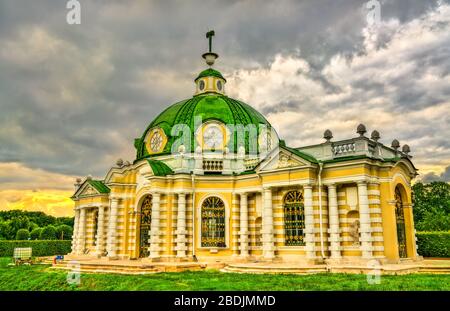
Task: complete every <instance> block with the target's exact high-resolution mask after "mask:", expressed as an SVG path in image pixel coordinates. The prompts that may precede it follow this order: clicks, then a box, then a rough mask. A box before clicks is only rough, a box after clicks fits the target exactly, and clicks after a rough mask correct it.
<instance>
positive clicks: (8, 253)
mask: <svg viewBox="0 0 450 311" xmlns="http://www.w3.org/2000/svg"><path fill="white" fill-rule="evenodd" d="M71 244H72V242H71V241H69V240H64V241H61V240H53V241H50V240H46V241H6V240H3V241H0V257H12V256H13V254H14V248H18V247H31V248H33V256H53V255H65V254H68V253H70V250H71Z"/></svg>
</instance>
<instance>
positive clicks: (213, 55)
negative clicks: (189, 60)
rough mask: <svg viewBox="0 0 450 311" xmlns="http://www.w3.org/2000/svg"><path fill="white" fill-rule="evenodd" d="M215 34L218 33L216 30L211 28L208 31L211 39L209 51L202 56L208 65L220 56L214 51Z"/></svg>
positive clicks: (207, 34)
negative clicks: (213, 38) (213, 39)
mask: <svg viewBox="0 0 450 311" xmlns="http://www.w3.org/2000/svg"><path fill="white" fill-rule="evenodd" d="M215 35H216V33H215V32H214V30H210V31H208V32H207V33H206V38H207V39H209V52H207V53H205V54H203V55H202V57H203V58H204V59H205V61H206V64H207V65H208V66H212V65H214V61H215V60H216V58H218V57H219V55H218V54H216V53H214V52H213V51H212V37H213V36H215Z"/></svg>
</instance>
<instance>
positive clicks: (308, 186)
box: [303, 184, 313, 189]
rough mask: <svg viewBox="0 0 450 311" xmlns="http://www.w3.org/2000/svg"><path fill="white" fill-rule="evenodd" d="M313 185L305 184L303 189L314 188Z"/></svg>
mask: <svg viewBox="0 0 450 311" xmlns="http://www.w3.org/2000/svg"><path fill="white" fill-rule="evenodd" d="M312 187H313V186H312V185H311V184H307V185H303V189H312Z"/></svg>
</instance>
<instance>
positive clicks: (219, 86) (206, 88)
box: [195, 30, 227, 95]
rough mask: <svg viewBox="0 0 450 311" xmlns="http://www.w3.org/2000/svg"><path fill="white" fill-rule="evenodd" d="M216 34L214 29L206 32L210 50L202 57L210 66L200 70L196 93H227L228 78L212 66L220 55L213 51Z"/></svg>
mask: <svg viewBox="0 0 450 311" xmlns="http://www.w3.org/2000/svg"><path fill="white" fill-rule="evenodd" d="M214 35H215V33H214V30H211V31H208V32H207V33H206V38H207V39H208V40H209V52H206V53H204V54H203V55H202V57H203V58H204V59H205V62H206V64H207V65H208V66H209V68H208V69H206V70H203V71H202V72H200V74H199V75H198V76H197V78H196V79H195V85H196V91H195V95H198V94H204V93H219V94H225V83H226V82H227V80H225V78H224V77H223V76H222V74H221V73H220V72H219V71H217V70H215V69H213V68H211V67H212V65H214V62H215V60H216V59H217V58H218V57H219V55H218V54H217V53H214V52H212V37H213V36H214Z"/></svg>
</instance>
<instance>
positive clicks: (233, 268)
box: [220, 265, 327, 274]
mask: <svg viewBox="0 0 450 311" xmlns="http://www.w3.org/2000/svg"><path fill="white" fill-rule="evenodd" d="M220 271H222V272H235V273H254V274H258V273H273V274H313V273H325V272H327V269H326V267H270V266H245V265H229V266H226V267H224V268H222V269H220Z"/></svg>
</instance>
